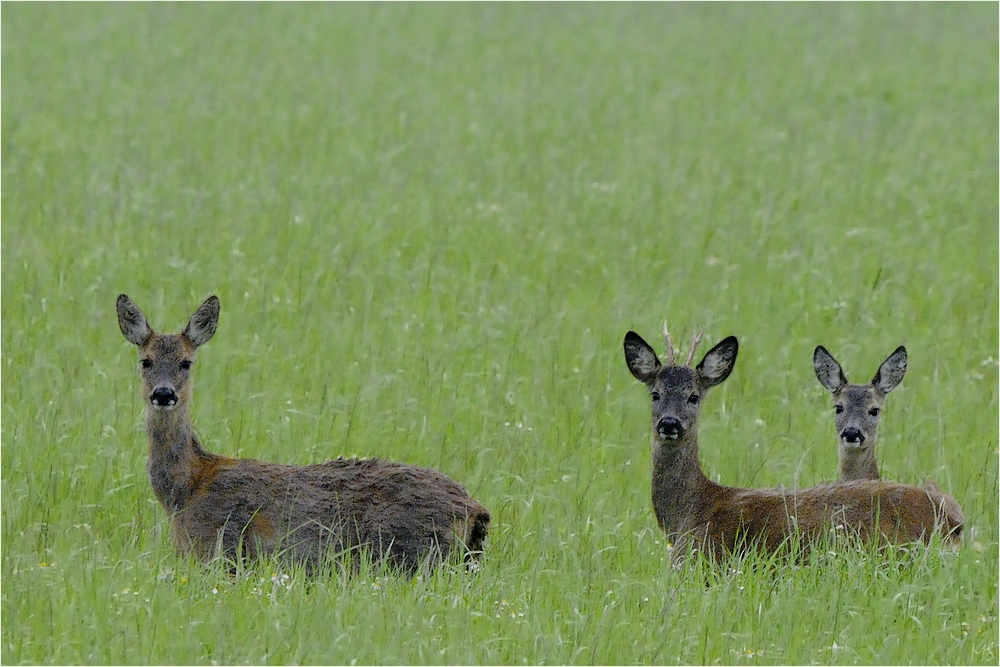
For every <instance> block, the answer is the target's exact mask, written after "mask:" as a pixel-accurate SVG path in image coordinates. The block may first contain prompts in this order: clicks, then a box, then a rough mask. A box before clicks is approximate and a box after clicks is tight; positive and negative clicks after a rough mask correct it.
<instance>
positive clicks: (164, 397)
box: [149, 387, 177, 408]
mask: <svg viewBox="0 0 1000 667" xmlns="http://www.w3.org/2000/svg"><path fill="white" fill-rule="evenodd" d="M149 402H150V403H152V404H153V405H154V406H157V407H160V408H169V407H173V406H174V405H176V404H177V394H175V393H174V390H173V389H171V388H170V387H157V388H156V389H154V390H153V393H152V394H150V395H149Z"/></svg>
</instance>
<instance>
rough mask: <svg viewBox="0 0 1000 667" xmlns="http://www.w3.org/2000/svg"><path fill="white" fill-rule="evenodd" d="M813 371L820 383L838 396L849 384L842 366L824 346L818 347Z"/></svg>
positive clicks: (814, 354) (814, 356)
mask: <svg viewBox="0 0 1000 667" xmlns="http://www.w3.org/2000/svg"><path fill="white" fill-rule="evenodd" d="M813 370H814V371H816V377H817V378H818V379H819V383H820V384H821V385H823V386H824V387H826V389H827V391H829V392H830V393H831V394H836V393H837V392H838V391H840V390H841V388H842V387H843V386H844V385H845V384H847V378H846V377H844V371H843V370H842V369H841V368H840V364H838V363H837V360H836V359H834V358H833V355H832V354H830V353H829V352H827V351H826V348H825V347H823V346H822V345H817V346H816V351H815V352H813Z"/></svg>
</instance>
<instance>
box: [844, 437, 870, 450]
mask: <svg viewBox="0 0 1000 667" xmlns="http://www.w3.org/2000/svg"><path fill="white" fill-rule="evenodd" d="M840 442H841V444H843V445H844V447H846V448H847V449H864V447H865V443H863V442H851V441H850V440H844V439H843V438H841V439H840Z"/></svg>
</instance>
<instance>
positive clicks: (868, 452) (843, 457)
mask: <svg viewBox="0 0 1000 667" xmlns="http://www.w3.org/2000/svg"><path fill="white" fill-rule="evenodd" d="M881 478H882V476H881V475H880V474H879V471H878V463H876V462H875V438H874V437H873V438H872V442H871V445H870V446H869V447H865V448H864V449H863V450H860V451H858V450H854V451H850V450H848V449H847V447H845V446H844V444H843V443H840V481H842V482H846V481H850V480H855V479H881Z"/></svg>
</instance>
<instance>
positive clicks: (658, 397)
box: [652, 391, 660, 402]
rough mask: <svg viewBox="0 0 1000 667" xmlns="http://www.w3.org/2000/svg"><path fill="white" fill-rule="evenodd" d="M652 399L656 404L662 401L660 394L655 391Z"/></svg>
mask: <svg viewBox="0 0 1000 667" xmlns="http://www.w3.org/2000/svg"><path fill="white" fill-rule="evenodd" d="M652 398H653V401H654V402H656V401H658V400H660V394H659V393H658V392H655V391H654V392H653V396H652Z"/></svg>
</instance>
